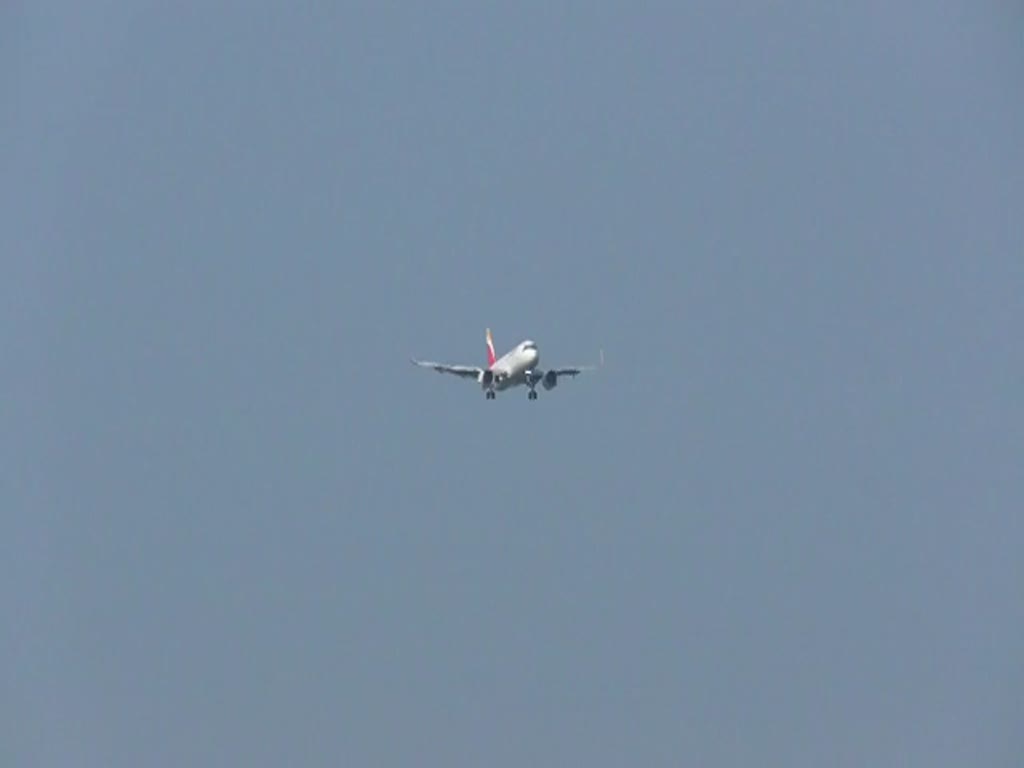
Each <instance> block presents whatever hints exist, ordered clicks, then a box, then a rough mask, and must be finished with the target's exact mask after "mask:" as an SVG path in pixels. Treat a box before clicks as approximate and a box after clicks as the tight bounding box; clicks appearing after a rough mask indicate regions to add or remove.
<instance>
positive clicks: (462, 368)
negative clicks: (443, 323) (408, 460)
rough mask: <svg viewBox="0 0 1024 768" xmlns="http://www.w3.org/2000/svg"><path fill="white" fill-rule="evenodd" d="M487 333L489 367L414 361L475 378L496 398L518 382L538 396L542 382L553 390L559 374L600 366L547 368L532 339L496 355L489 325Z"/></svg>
mask: <svg viewBox="0 0 1024 768" xmlns="http://www.w3.org/2000/svg"><path fill="white" fill-rule="evenodd" d="M485 337H486V340H487V366H486V367H480V366H476V365H448V364H446V363H434V362H430V361H426V360H416V359H415V358H414V359H413V360H412V362H413V364H414V365H418V366H420V367H422V368H433V369H434V370H435V371H437V372H438V373H450V374H453V375H455V376H459V377H461V378H464V379H476V381H477V383H479V384H480V388H481V389H483V391H484V397H485V398H486V399H487V400H494V399H496V398H497V393H498V392H501V391H503V390H506V389H509V388H511V387H517V386H525V387H527V388H528V390H529V392H528V393H527V395H526V397H527V399H528V400H536V399H537V385H538V384H541V385H542V386H543V387H544V389H547V390H551V389H554V388H555V387H556V386H557V385H558V379H559V377H561V376H573V377H575V376H578V375H579V374H581V373H583V372H584V371H590V370H594V369H595V368H596V367H597V366H593V365H585V366H577V367H572V368H549V369H548V370H547V371H544V370H541V369H540V368H539V367H538V363H539V362H540V352H538V351H537V345H536V344H535V343H534V342H533V341H531V340H530V339H527V340H525V341H521V342H519V343H518V344H516V345H515V346H514V347H513V348H512V349H511V350H509V351H508V352H506V353H505V354H504V355H502V356H501V357H497V356H496V355H495V353H494V338H493V337H492V336H491V329H490V328H488V329H487V332H486V336H485ZM601 363H602V364H603V363H604V351H603V350H602V351H601Z"/></svg>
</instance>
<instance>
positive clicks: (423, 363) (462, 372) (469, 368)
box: [412, 360, 484, 379]
mask: <svg viewBox="0 0 1024 768" xmlns="http://www.w3.org/2000/svg"><path fill="white" fill-rule="evenodd" d="M412 363H413V365H418V366H420V367H421V368H432V369H434V370H435V371H437V372H438V373H451V374H454V375H455V376H459V377H461V378H463V379H479V378H480V377H481V376H482V375H483V372H484V369H483V368H479V367H477V366H475V365H447V364H445V363H432V362H430V361H429V360H413V361H412Z"/></svg>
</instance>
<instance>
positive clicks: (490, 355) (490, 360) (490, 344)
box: [487, 328, 498, 368]
mask: <svg viewBox="0 0 1024 768" xmlns="http://www.w3.org/2000/svg"><path fill="white" fill-rule="evenodd" d="M497 359H498V358H497V355H495V354H494V339H492V338H491V329H490V328H488V329H487V367H488V368H490V367H491V366H492V365H494V361H495V360H497Z"/></svg>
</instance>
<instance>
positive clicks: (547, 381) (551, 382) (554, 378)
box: [540, 371, 558, 389]
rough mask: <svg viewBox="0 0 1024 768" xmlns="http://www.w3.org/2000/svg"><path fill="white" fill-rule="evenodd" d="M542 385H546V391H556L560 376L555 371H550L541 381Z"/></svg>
mask: <svg viewBox="0 0 1024 768" xmlns="http://www.w3.org/2000/svg"><path fill="white" fill-rule="evenodd" d="M540 383H541V384H543V385H544V389H554V388H555V385H556V384H558V374H557V373H555V372H554V371H548V372H547V373H545V374H544V378H543V379H541V380H540Z"/></svg>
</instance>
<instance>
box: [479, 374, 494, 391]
mask: <svg viewBox="0 0 1024 768" xmlns="http://www.w3.org/2000/svg"><path fill="white" fill-rule="evenodd" d="M480 383H481V384H483V385H484V386H485V387H489V386H491V384H493V383H494V371H484V372H483V373H481V374H480Z"/></svg>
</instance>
